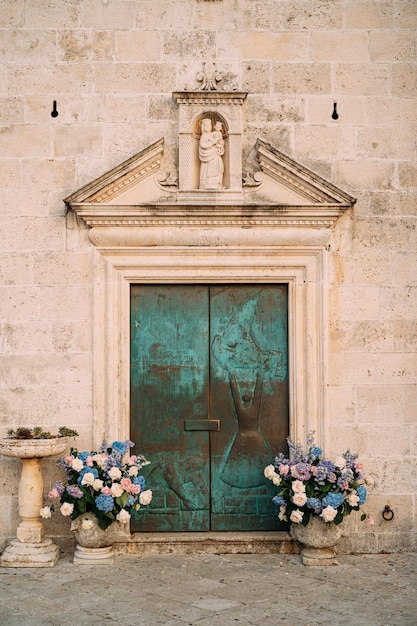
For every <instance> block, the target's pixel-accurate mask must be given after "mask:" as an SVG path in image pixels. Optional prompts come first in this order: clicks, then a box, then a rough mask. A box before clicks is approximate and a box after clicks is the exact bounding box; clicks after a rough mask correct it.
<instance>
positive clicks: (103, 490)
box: [101, 487, 111, 496]
mask: <svg viewBox="0 0 417 626" xmlns="http://www.w3.org/2000/svg"><path fill="white" fill-rule="evenodd" d="M101 493H104V495H105V496H111V489H110V487H103V489H102V490H101Z"/></svg>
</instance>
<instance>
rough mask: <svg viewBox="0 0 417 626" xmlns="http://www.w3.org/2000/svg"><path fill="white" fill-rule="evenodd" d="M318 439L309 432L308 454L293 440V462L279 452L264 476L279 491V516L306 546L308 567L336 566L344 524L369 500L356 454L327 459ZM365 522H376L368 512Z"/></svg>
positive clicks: (304, 555)
mask: <svg viewBox="0 0 417 626" xmlns="http://www.w3.org/2000/svg"><path fill="white" fill-rule="evenodd" d="M313 435H314V432H310V433H309V434H308V438H307V450H304V449H303V447H302V446H301V444H299V443H297V444H296V443H294V442H293V441H291V439H290V438H288V439H287V442H288V448H289V452H290V454H289V458H287V457H286V456H285V455H284V454H282V453H281V454H279V455H278V456H277V457H276V458H275V462H274V464H271V465H268V466H267V467H266V468H265V470H264V474H265V477H266V478H268V479H269V480H272V482H273V483H274V484H275V485H276V486H277V488H278V493H277V495H276V496H275V497H274V498H273V501H274V502H275V504H277V505H278V506H279V514H278V517H279V519H280V520H281V521H287V522H289V523H290V532H291V535H292V536H293V537H294V539H296V540H297V541H298V542H299V543H300V544H302V551H301V554H302V561H303V563H304V565H334V564H336V563H337V562H336V560H335V555H336V553H335V550H334V546H335V545H336V543H337V542H338V541H339V539H340V537H341V535H342V531H341V527H340V524H341V523H342V522H343V520H344V519H345V517H346V516H348V515H350V514H351V513H352V512H353V511H359V509H360V507H361V505H362V504H363V503H364V502H365V500H366V495H367V492H366V488H365V479H364V478H363V476H362V473H361V470H362V465H361V464H360V463H358V462H357V458H358V456H357V454H352V453H351V452H350V451H349V450H347V451H346V452H344V453H343V454H342V455H341V456H340V457H337V458H336V459H335V460H333V461H332V460H330V459H327V458H323V452H322V450H321V448H319V447H317V446H315V445H314V437H313ZM361 520H362V521H364V520H367V522H368V523H369V524H373V520H372V518H371V517H370V516H368V515H366V514H365V513H363V514H362V515H361Z"/></svg>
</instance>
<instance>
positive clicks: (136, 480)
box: [133, 476, 145, 490]
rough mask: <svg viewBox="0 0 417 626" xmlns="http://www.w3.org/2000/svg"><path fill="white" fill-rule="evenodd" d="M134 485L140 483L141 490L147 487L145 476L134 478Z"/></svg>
mask: <svg viewBox="0 0 417 626" xmlns="http://www.w3.org/2000/svg"><path fill="white" fill-rule="evenodd" d="M133 484H134V485H140V488H141V490H143V489H145V478H144V477H143V476H135V477H134V479H133Z"/></svg>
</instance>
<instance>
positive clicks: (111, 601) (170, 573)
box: [0, 553, 417, 626]
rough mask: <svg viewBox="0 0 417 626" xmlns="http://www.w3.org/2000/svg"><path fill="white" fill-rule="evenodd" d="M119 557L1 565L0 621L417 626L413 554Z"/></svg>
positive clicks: (7, 625) (10, 624) (47, 625)
mask: <svg viewBox="0 0 417 626" xmlns="http://www.w3.org/2000/svg"><path fill="white" fill-rule="evenodd" d="M338 560H339V563H340V564H339V565H337V566H334V567H305V566H303V565H302V564H301V561H300V556H299V555H286V554H285V555H281V554H279V555H277V554H258V555H255V554H233V555H207V554H194V555H173V554H170V555H154V556H138V555H123V556H122V555H120V556H118V557H117V558H116V563H115V565H114V566H111V567H110V566H107V567H103V566H97V565H96V566H94V565H80V566H74V565H73V564H72V555H70V554H62V555H61V558H60V560H59V562H58V563H57V565H56V566H55V567H54V568H52V569H49V568H47V569H44V568H37V569H36V568H30V569H29V568H28V569H26V568H18V569H14V568H0V624H1V625H2V626H68V624H76V625H77V626H98V625H100V626H103V625H108V626H112V625H115V624H123V625H124V626H156V625H160V624H161V625H164V626H173V625H177V626H184V625H187V626H237V625H239V624H241V625H242V626H243V625H244V626H277V625H279V624H285V625H286V626H300V625H303V626H416V625H417V554H414V553H402V554H386V555H384V554H377V555H376V554H372V555H357V556H351V555H349V556H347V555H340V556H339V557H338Z"/></svg>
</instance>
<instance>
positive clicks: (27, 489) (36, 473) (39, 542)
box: [0, 426, 78, 567]
mask: <svg viewBox="0 0 417 626" xmlns="http://www.w3.org/2000/svg"><path fill="white" fill-rule="evenodd" d="M77 435H78V433H77V432H76V431H75V430H72V429H69V428H67V427H65V426H62V427H61V428H60V429H59V430H58V433H57V434H56V435H52V434H51V433H50V432H49V431H46V430H44V429H43V428H42V427H40V426H35V427H34V428H27V427H25V426H19V427H18V428H16V429H15V430H9V431H8V433H7V437H5V438H3V439H0V454H2V455H3V456H6V457H14V458H18V459H21V460H22V472H21V476H20V482H19V515H20V518H21V521H20V524H19V526H18V528H17V532H16V536H17V538H16V539H13V540H12V541H11V542H10V544H9V545H8V546H7V548H6V550H5V551H4V552H3V555H2V558H1V564H2V566H3V567H53V566H54V565H55V563H56V562H57V560H58V556H59V548H58V546H56V545H55V544H54V543H53V542H52V540H51V539H45V529H44V525H43V524H42V521H41V519H40V514H39V508H40V506H41V505H42V500H43V480H42V471H41V464H40V461H41V459H42V458H44V457H48V456H54V455H55V454H60V453H62V452H63V451H64V450H65V448H66V446H67V443H68V437H76V436H77Z"/></svg>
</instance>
